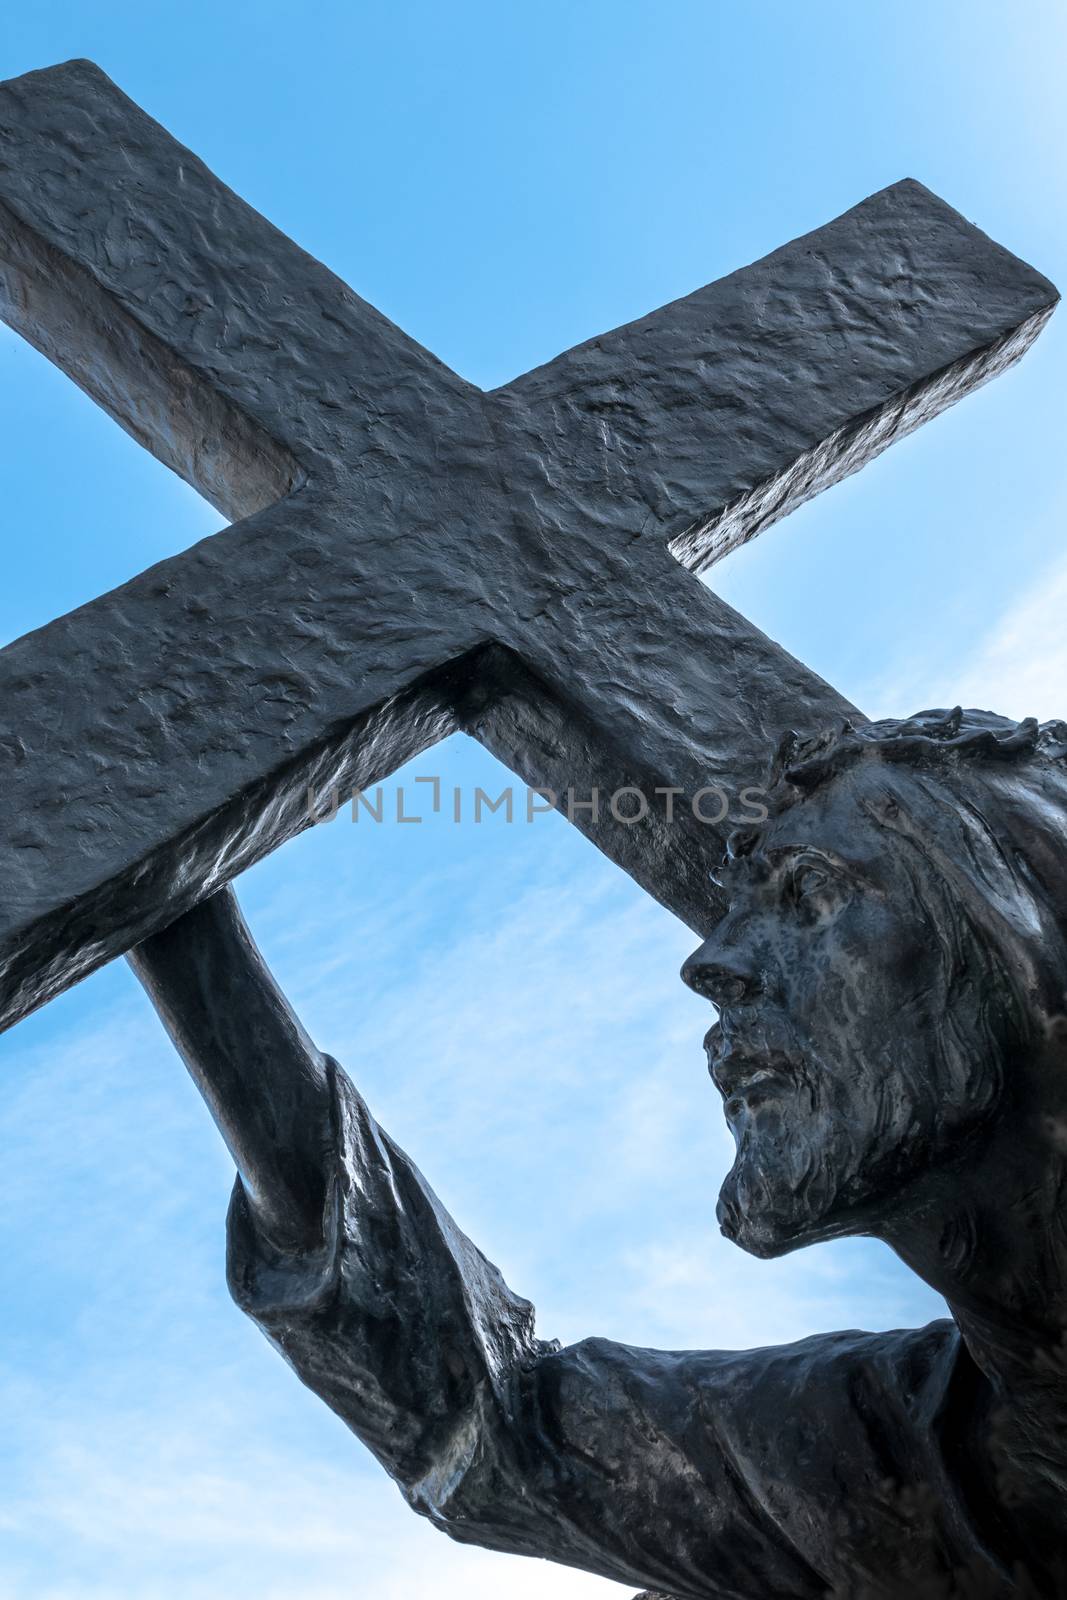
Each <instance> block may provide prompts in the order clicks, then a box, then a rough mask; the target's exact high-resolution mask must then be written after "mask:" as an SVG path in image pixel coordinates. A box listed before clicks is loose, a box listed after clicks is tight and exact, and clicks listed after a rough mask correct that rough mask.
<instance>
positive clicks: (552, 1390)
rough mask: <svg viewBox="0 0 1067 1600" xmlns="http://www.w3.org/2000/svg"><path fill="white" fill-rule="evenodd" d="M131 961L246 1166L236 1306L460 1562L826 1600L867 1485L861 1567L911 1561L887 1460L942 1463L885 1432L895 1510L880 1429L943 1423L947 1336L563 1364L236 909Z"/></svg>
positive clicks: (198, 914) (692, 1599) (236, 1210)
mask: <svg viewBox="0 0 1067 1600" xmlns="http://www.w3.org/2000/svg"><path fill="white" fill-rule="evenodd" d="M131 961H132V964H133V966H134V970H135V971H136V972H137V975H138V977H139V978H140V979H141V982H142V983H143V984H144V986H145V988H146V989H147V991H148V993H149V995H150V997H151V999H152V1001H153V1003H154V1004H155V1006H156V1007H157V1009H158V1011H159V1013H160V1015H161V1017H162V1019H163V1021H164V1023H165V1024H166V1026H167V1028H168V1030H169V1032H170V1034H171V1036H172V1038H173V1040H174V1042H175V1044H176V1046H177V1048H178V1050H179V1052H180V1053H181V1055H182V1056H183V1058H184V1060H185V1062H186V1064H187V1066H188V1067H189V1070H190V1072H191V1073H192V1075H193V1077H194V1079H195V1081H196V1083H197V1085H198V1087H199V1088H200V1090H201V1092H202V1093H203V1095H204V1097H205V1099H206V1101H207V1103H208V1105H209V1107H210V1109H211V1111H212V1113H213V1115H214V1117H215V1120H216V1122H217V1123H218V1125H219V1128H220V1130H221V1132H222V1134H223V1137H224V1138H225V1140H226V1142H227V1144H228V1146H229V1148H230V1151H231V1153H232V1155H233V1157H234V1160H235V1162H236V1164H237V1167H238V1174H239V1176H238V1180H237V1184H236V1186H235V1189H234V1197H233V1202H232V1205H231V1210H230V1221H229V1278H230V1287H231V1290H232V1292H233V1294H234V1296H235V1298H236V1300H237V1302H238V1304H239V1305H240V1306H241V1307H242V1308H243V1309H244V1310H245V1311H247V1312H248V1313H249V1314H250V1315H251V1316H252V1317H254V1318H255V1320H256V1321H257V1322H258V1323H259V1325H260V1327H261V1328H262V1329H263V1331H264V1332H265V1333H266V1335H267V1337H268V1338H269V1339H270V1340H271V1342H272V1343H273V1344H274V1345H275V1346H276V1347H277V1348H278V1349H279V1350H280V1352H281V1353H282V1354H283V1355H284V1356H285V1358H286V1359H287V1360H288V1361H289V1363H290V1364H291V1365H292V1367H293V1368H294V1369H295V1371H296V1372H297V1373H298V1375H299V1376H300V1377H301V1378H302V1379H303V1381H304V1382H305V1383H306V1384H307V1385H308V1386H309V1387H310V1388H312V1389H313V1390H314V1391H315V1392H316V1393H317V1394H319V1395H320V1396H321V1397H322V1398H323V1399H324V1400H325V1401H326V1402H327V1404H328V1405H330V1406H331V1407H332V1408H333V1409H334V1410H335V1411H336V1412H337V1413H338V1414H339V1415H340V1416H341V1417H342V1418H343V1419H344V1420H345V1422H347V1423H348V1425H349V1426H350V1427H351V1428H352V1429H353V1431H354V1432H355V1433H357V1434H358V1435H359V1437H360V1438H361V1439H362V1440H363V1441H364V1442H365V1443H366V1444H367V1445H368V1446H369V1448H370V1449H371V1450H372V1451H373V1452H374V1454H375V1455H376V1456H377V1457H378V1459H379V1460H380V1461H381V1463H382V1465H383V1466H384V1467H385V1468H386V1470H387V1471H388V1472H389V1473H390V1474H391V1475H392V1477H393V1478H394V1479H395V1480H396V1481H397V1482H398V1484H399V1485H400V1487H401V1490H402V1491H403V1493H404V1495H405V1497H406V1498H407V1500H408V1502H409V1504H410V1505H411V1506H412V1507H413V1508H414V1509H415V1510H416V1511H419V1512H421V1513H422V1514H423V1515H424V1516H427V1517H429V1518H430V1519H431V1521H433V1522H434V1523H435V1524H436V1525H437V1526H438V1527H440V1528H441V1529H443V1530H444V1531H445V1532H447V1533H449V1534H450V1535H451V1536H452V1537H453V1538H455V1539H458V1540H461V1541H463V1542H469V1543H475V1544H481V1545H486V1546H488V1547H490V1548H493V1549H497V1550H503V1551H509V1552H514V1553H518V1554H525V1555H535V1556H543V1557H547V1558H549V1559H552V1560H556V1561H561V1562H565V1563H568V1564H570V1565H573V1566H578V1567H582V1568H585V1569H586V1570H588V1571H591V1572H596V1573H599V1574H601V1575H602V1576H605V1577H609V1578H614V1579H616V1580H617V1581H620V1582H623V1583H629V1584H631V1585H632V1586H633V1587H634V1588H641V1587H644V1588H650V1589H653V1590H656V1591H662V1592H664V1593H668V1594H670V1595H672V1596H674V1597H675V1600H709V1597H722V1600H740V1597H743V1596H756V1595H758V1596H761V1597H762V1596H764V1595H767V1594H772V1593H773V1594H783V1595H784V1594H788V1595H791V1596H793V1597H795V1600H815V1597H817V1596H818V1597H822V1596H824V1595H825V1594H826V1593H827V1592H828V1589H829V1587H830V1584H829V1582H828V1578H829V1574H830V1572H831V1571H832V1569H833V1567H834V1566H836V1565H837V1564H838V1562H839V1561H841V1560H848V1559H849V1548H848V1547H849V1528H848V1526H847V1525H846V1522H845V1521H844V1520H840V1519H839V1524H838V1525H837V1526H832V1525H830V1524H828V1523H827V1522H826V1520H825V1508H826V1504H827V1502H828V1501H830V1500H831V1499H837V1500H839V1499H840V1496H839V1495H834V1496H831V1495H830V1494H829V1492H828V1491H829V1490H830V1489H831V1488H832V1483H833V1481H836V1479H837V1477H838V1476H839V1475H840V1474H841V1473H842V1472H844V1473H845V1474H846V1475H847V1476H849V1478H850V1482H852V1483H853V1491H852V1492H853V1494H854V1495H855V1497H856V1507H857V1514H858V1515H859V1516H860V1521H859V1524H858V1527H859V1530H860V1531H859V1534H858V1537H859V1538H860V1540H861V1545H860V1548H863V1547H866V1548H875V1547H876V1546H877V1544H878V1543H879V1539H878V1536H877V1527H878V1523H879V1521H880V1520H883V1519H884V1520H885V1522H886V1531H887V1536H888V1537H889V1538H890V1539H891V1540H892V1541H893V1548H894V1549H895V1548H896V1547H897V1545H898V1544H899V1528H900V1511H899V1504H898V1499H899V1497H898V1494H897V1490H896V1488H895V1487H894V1486H892V1485H890V1484H889V1479H888V1477H887V1467H888V1464H889V1463H890V1462H891V1459H892V1457H893V1456H894V1455H896V1454H897V1452H898V1448H899V1450H900V1451H901V1452H904V1454H906V1456H907V1459H908V1472H909V1474H910V1475H912V1476H913V1475H914V1474H915V1473H919V1474H920V1475H922V1474H928V1473H933V1472H935V1471H936V1470H939V1469H938V1468H937V1456H936V1451H935V1453H934V1455H933V1456H932V1457H931V1455H930V1452H929V1449H928V1446H929V1442H930V1441H929V1440H928V1439H926V1438H925V1436H924V1435H923V1433H922V1429H920V1430H919V1436H918V1437H915V1436H913V1434H912V1433H911V1432H910V1431H909V1428H908V1426H906V1425H905V1419H898V1424H897V1426H896V1428H895V1429H894V1428H891V1427H887V1428H883V1429H882V1431H881V1435H880V1442H879V1447H878V1448H879V1452H880V1453H879V1459H878V1462H877V1468H878V1474H877V1477H878V1481H879V1482H881V1481H882V1480H883V1479H884V1480H885V1482H886V1489H885V1492H884V1495H883V1492H882V1490H881V1489H878V1490H877V1491H876V1490H875V1489H874V1488H873V1487H872V1483H873V1482H874V1477H875V1475H874V1474H872V1473H871V1472H870V1471H868V1470H867V1466H866V1461H865V1455H866V1453H867V1452H868V1450H869V1444H868V1440H867V1432H866V1430H867V1427H868V1423H867V1417H868V1415H869V1414H870V1413H871V1410H872V1408H873V1411H874V1413H875V1414H876V1415H877V1414H878V1413H879V1412H880V1411H883V1412H884V1414H885V1417H886V1419H887V1421H888V1420H889V1419H890V1418H891V1416H892V1413H893V1411H894V1405H895V1402H894V1401H893V1399H892V1396H893V1395H894V1394H895V1393H896V1392H897V1391H898V1390H899V1389H900V1388H901V1387H905V1386H906V1387H907V1388H909V1389H910V1392H911V1394H912V1395H913V1396H918V1400H917V1401H916V1404H919V1403H922V1404H925V1402H924V1401H923V1394H924V1393H925V1387H924V1386H929V1385H931V1384H932V1385H933V1386H934V1388H935V1389H937V1388H938V1386H939V1385H940V1384H941V1383H942V1382H943V1381H944V1378H945V1373H946V1372H947V1370H948V1367H949V1366H950V1365H951V1360H952V1352H953V1348H954V1347H953V1343H952V1335H951V1333H950V1332H949V1331H948V1325H945V1324H942V1325H935V1330H936V1329H939V1330H940V1331H934V1330H928V1331H927V1334H926V1335H908V1336H907V1339H908V1340H912V1341H914V1340H919V1341H920V1342H919V1343H918V1344H914V1345H913V1344H912V1343H908V1344H906V1345H898V1344H892V1343H889V1342H887V1341H892V1340H894V1339H897V1340H899V1339H900V1338H901V1337H903V1336H896V1335H892V1336H881V1338H882V1343H879V1336H872V1335H837V1336H830V1337H828V1338H826V1339H822V1340H809V1341H806V1342H805V1343H804V1344H802V1345H798V1346H793V1347H788V1348H787V1349H784V1350H778V1351H775V1350H770V1351H749V1352H740V1353H731V1352H715V1351H711V1352H708V1351H703V1352H681V1353H667V1352H661V1351H654V1350H640V1349H634V1348H631V1347H630V1346H627V1345H620V1344H615V1343H613V1342H611V1341H609V1340H606V1339H590V1340H586V1341H584V1342H583V1343H581V1344H577V1345H574V1346H570V1347H568V1348H565V1349H560V1348H559V1346H558V1345H556V1344H554V1343H546V1342H543V1341H541V1340H539V1339H537V1338H536V1337H535V1333H534V1317H533V1308H532V1306H530V1304H529V1303H528V1302H527V1301H525V1300H522V1299H520V1298H519V1297H518V1296H517V1295H515V1294H513V1293H512V1292H511V1290H510V1289H509V1288H508V1287H507V1285H506V1283H505V1282H504V1280H503V1278H502V1277H501V1276H500V1274H499V1272H498V1271H497V1270H496V1268H495V1267H493V1266H492V1265H491V1264H490V1263H489V1262H488V1261H487V1260H486V1259H485V1257H484V1256H483V1255H482V1254H481V1252H480V1251H478V1250H477V1249H476V1248H475V1246H474V1245H473V1244H472V1243H471V1242H470V1240H469V1239H467V1238H466V1236H465V1235H464V1234H463V1233H462V1232H461V1231H460V1229H459V1228H458V1227H457V1226H456V1224H455V1223H454V1222H453V1220H452V1218H451V1217H450V1216H449V1215H448V1213H447V1212H446V1211H445V1209H444V1207H443V1206H442V1205H441V1203H440V1201H439V1200H438V1199H437V1197H436V1196H435V1195H434V1193H433V1191H432V1190H431V1189H430V1187H429V1185H428V1184H427V1183H426V1182H425V1180H424V1179H423V1177H422V1176H421V1174H420V1173H419V1171H418V1170H417V1168H416V1167H415V1166H414V1165H413V1163H412V1162H411V1161H410V1160H409V1159H408V1157H407V1156H406V1155H405V1154H404V1153H403V1151H401V1150H400V1149H399V1148H398V1147H397V1146H396V1145H395V1144H394V1143H393V1141H392V1140H391V1139H390V1138H389V1136H388V1134H386V1133H385V1132H384V1131H383V1130H382V1129H381V1128H380V1127H379V1126H378V1124H377V1123H376V1121H375V1120H374V1118H373V1116H372V1115H371V1113H370V1111H369V1110H368V1108H367V1107H366V1105H365V1104H364V1102H363V1100H362V1099H361V1097H360V1096H359V1095H358V1094H357V1092H356V1090H355V1089H354V1087H353V1086H352V1084H351V1083H350V1082H349V1080H348V1078H347V1077H346V1076H345V1074H344V1073H343V1072H342V1071H341V1070H340V1068H339V1067H338V1066H337V1064H336V1063H335V1062H333V1061H332V1060H331V1058H329V1057H327V1056H324V1055H322V1054H321V1053H320V1052H319V1051H318V1050H317V1049H316V1047H315V1046H314V1044H313V1043H312V1042H311V1040H310V1039H309V1038H308V1036H307V1034H306V1033H305V1032H304V1030H303V1028H302V1027H301V1026H300V1023H299V1022H298V1021H297V1019H296V1017H295V1016H294V1015H293V1013H292V1011H291V1009H290V1007H289V1005H288V1003H287V1002H286V1000H285V997H284V996H283V995H282V994H281V992H280V990H279V989H278V987H277V985H276V984H275V982H274V980H273V978H272V977H271V975H270V972H269V971H268V969H267V967H266V965H265V964H264V962H263V960H262V958H261V956H260V955H259V952H258V951H257V950H256V947H255V945H254V943H253V941H252V939H251V935H250V934H249V932H248V930H247V928H246V926H245V924H244V922H243V920H242V918H241V915H240V912H239V910H238V908H237V905H236V902H235V900H234V898H233V896H232V894H231V893H229V892H228V891H227V892H224V893H223V894H221V895H218V896H216V897H215V898H214V899H213V900H211V901H209V902H207V903H206V904H205V905H203V906H201V907H199V908H198V909H197V910H196V911H193V912H191V913H189V914H188V915H187V916H186V917H184V918H182V919H181V921H179V922H178V923H176V924H174V925H173V926H172V927H171V928H170V929H169V930H167V931H166V932H165V933H162V934H159V935H157V936H155V937H154V938H153V939H151V940H149V941H148V942H147V943H145V944H143V945H142V946H141V947H140V948H139V949H138V950H137V951H136V952H135V953H134V954H133V956H132V957H131ZM924 1338H925V1341H926V1342H925V1343H923V1342H922V1340H923V1339H924ZM901 1361H905V1362H907V1363H909V1364H910V1366H911V1367H913V1368H914V1371H911V1370H909V1372H908V1373H907V1374H906V1375H905V1376H906V1384H903V1383H902V1375H901V1372H900V1371H899V1364H900V1362H901ZM858 1373H859V1374H862V1381H863V1385H864V1390H863V1392H864V1396H865V1398H864V1403H863V1409H862V1411H858V1410H857V1408H856V1405H855V1401H854V1395H855V1393H856V1392H857V1388H856V1384H857V1374H858ZM894 1433H896V1434H899V1437H897V1438H895V1437H894ZM902 1458H903V1457H902ZM798 1475H799V1481H798ZM931 1487H932V1486H931ZM860 1489H862V1491H863V1492H862V1494H861V1493H859V1491H860ZM916 1503H917V1504H921V1503H922V1501H921V1499H919V1500H917V1502H916ZM950 1544H951V1540H950V1539H949V1538H948V1537H947V1535H946V1538H945V1544H944V1557H943V1558H944V1561H945V1563H946V1570H948V1569H949V1567H950V1565H951V1563H952V1559H953V1558H952V1553H951V1551H950ZM849 1570H852V1571H855V1570H856V1569H855V1568H854V1567H851V1568H850V1569H849ZM857 1592H858V1591H857ZM872 1592H873V1591H872Z"/></svg>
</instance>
